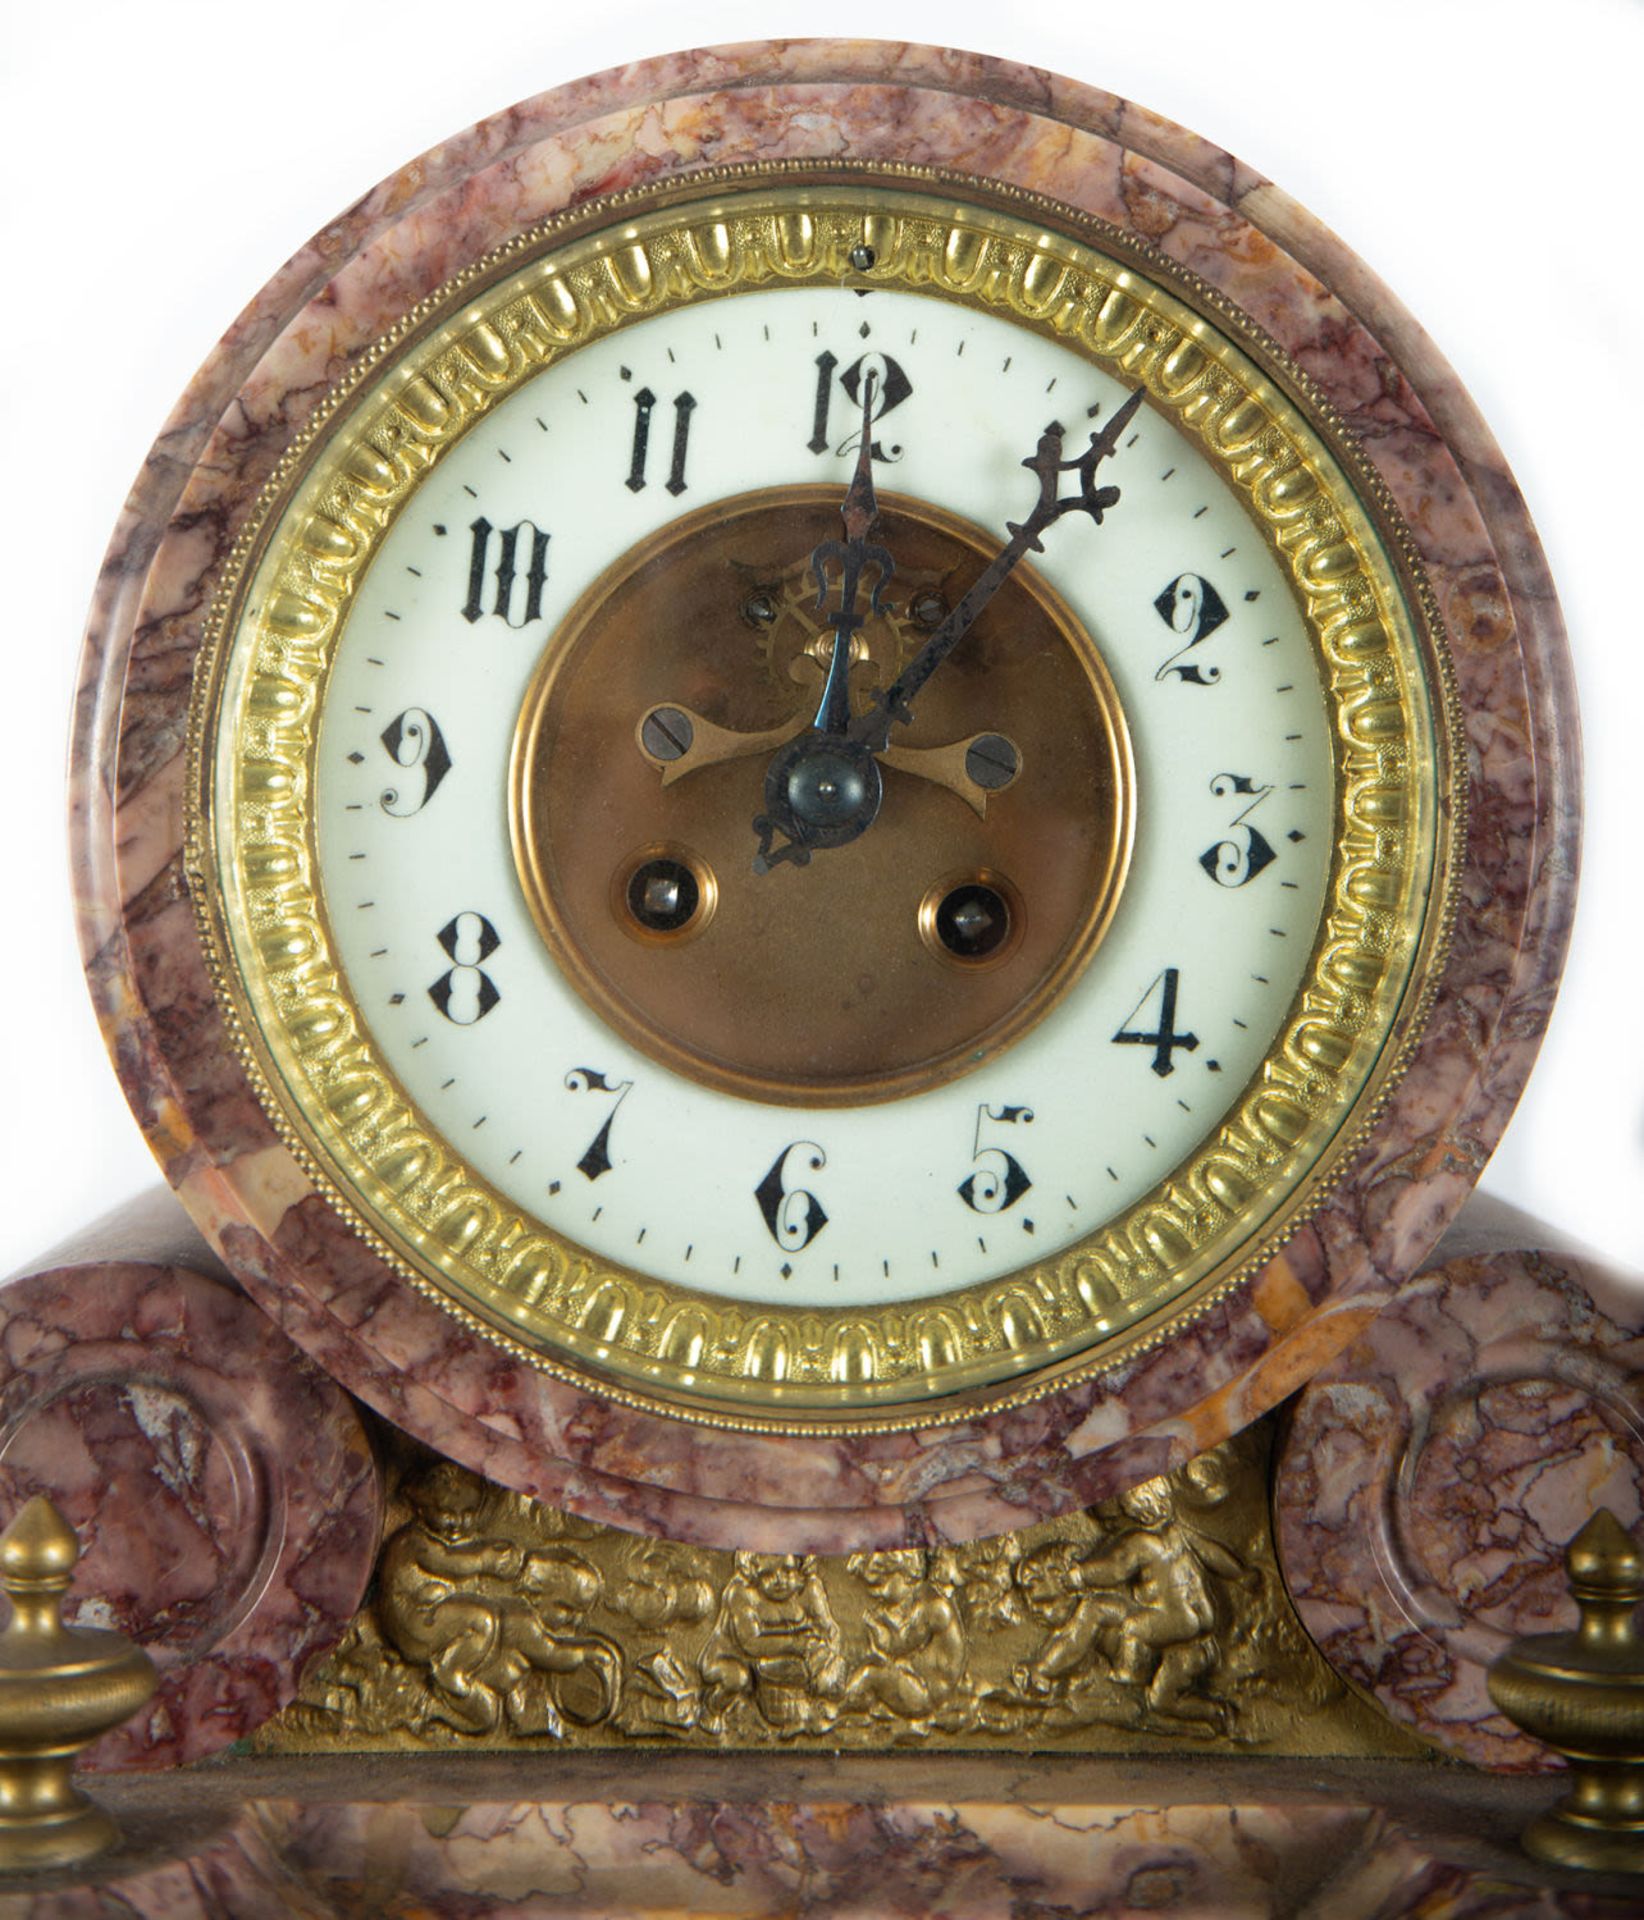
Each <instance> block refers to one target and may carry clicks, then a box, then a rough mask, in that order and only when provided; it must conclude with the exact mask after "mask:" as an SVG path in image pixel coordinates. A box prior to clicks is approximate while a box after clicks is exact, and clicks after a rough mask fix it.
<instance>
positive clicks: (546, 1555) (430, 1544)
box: [377, 1462, 622, 1739]
mask: <svg viewBox="0 0 1644 1920" xmlns="http://www.w3.org/2000/svg"><path fill="white" fill-rule="evenodd" d="M407 1497H408V1498H409V1500H410V1503H411V1507H412V1511H413V1513H414V1514H415V1516H416V1517H415V1519H413V1520H412V1521H410V1522H409V1523H408V1524H407V1525H405V1526H403V1527H401V1528H400V1530H399V1532H398V1533H396V1534H395V1535H394V1537H393V1539H392V1540H390V1541H389V1543H388V1545H387V1547H386V1549H385V1550H384V1552H383V1558H382V1567H381V1575H380V1588H379V1594H378V1600H377V1615H378V1618H379V1620H380V1622H381V1625H382V1630H383V1635H384V1638H385V1639H386V1640H387V1642H388V1644H389V1645H390V1646H391V1647H392V1648H393V1649H394V1651H395V1652H396V1653H398V1654H399V1656H400V1658H401V1659H402V1660H404V1661H405V1662H406V1663H407V1664H408V1665H410V1666H412V1667H415V1668H420V1669H422V1670H423V1671H424V1674H425V1678H426V1683H427V1688H428V1701H427V1706H426V1708H425V1710H424V1712H423V1713H422V1715H421V1716H420V1719H421V1722H422V1724H421V1725H420V1726H419V1727H418V1728H417V1731H419V1732H426V1731H427V1730H428V1727H429V1725H430V1724H432V1723H436V1722H443V1723H444V1724H445V1725H446V1726H449V1727H453V1728H455V1729H456V1730H457V1731H458V1732H459V1733H468V1734H490V1733H496V1732H498V1731H499V1730H500V1729H502V1727H503V1725H504V1722H505V1721H506V1725H507V1731H509V1732H510V1733H515V1734H523V1735H531V1734H544V1733H545V1734H549V1735H551V1736H552V1737H554V1738H556V1739H557V1738H558V1737H559V1736H560V1735H561V1734H562V1733H563V1731H564V1717H570V1718H573V1719H576V1720H578V1721H581V1722H584V1723H587V1722H591V1721H594V1720H602V1719H605V1718H606V1717H608V1716H609V1715H610V1713H611V1712H612V1710H613V1709H614V1707H615V1706H616V1703H617V1700H618V1698H619V1696H620V1691H621V1684H622V1656H621V1654H620V1652H619V1651H618V1649H617V1648H616V1646H615V1645H614V1644H613V1643H612V1642H611V1641H609V1640H607V1639H606V1638H605V1637H604V1636H603V1635H601V1634H595V1633H585V1632H583V1631H581V1630H580V1629H581V1625H582V1621H583V1619H584V1618H585V1617H586V1615H587V1613H588V1612H589V1610H590V1609H591V1608H592V1607H593V1605H594V1604H595V1602H596V1601H597V1600H598V1599H599V1596H600V1591H601V1587H602V1584H603V1583H602V1581H601V1578H600V1575H599V1573H598V1572H597V1570H596V1569H595V1568H594V1567H593V1566H592V1565H591V1564H590V1563H589V1562H588V1561H587V1560H585V1559H584V1558H583V1557H582V1555H581V1554H579V1553H575V1552H573V1551H572V1549H571V1548H569V1547H566V1546H562V1545H557V1544H554V1545H543V1546H530V1545H522V1544H519V1543H517V1542H516V1541H513V1540H511V1539H509V1538H507V1537H506V1535H503V1534H501V1533H495V1532H491V1531H489V1530H488V1528H489V1522H490V1520H491V1517H492V1509H493V1505H494V1498H495V1496H494V1495H493V1494H492V1492H491V1490H490V1489H489V1488H487V1487H486V1486H485V1485H484V1483H483V1482H481V1481H478V1480H475V1479H473V1478H472V1477H471V1476H470V1475H468V1474H465V1473H463V1472H462V1471H461V1470H460V1469H459V1468H457V1467H454V1466H451V1465H450V1464H449V1463H444V1462H442V1463H441V1464H440V1465H439V1466H437V1467H435V1468H433V1469H432V1470H431V1471H430V1472H429V1473H427V1474H425V1475H424V1476H423V1478H422V1479H421V1480H420V1481H418V1482H417V1483H416V1484H415V1485H413V1486H412V1488H411V1489H410V1490H409V1492H408V1496H407ZM573 1675H575V1676H578V1677H579V1678H580V1680H581V1682H582V1683H583V1684H582V1685H580V1686H579V1687H578V1689H577V1691H578V1693H579V1695H580V1694H582V1693H585V1692H587V1691H588V1690H589V1683H591V1688H592V1698H591V1700H589V1701H586V1702H582V1703H580V1704H579V1707H578V1710H577V1711H575V1712H574V1713H573V1712H571V1711H570V1709H569V1708H568V1707H566V1706H564V1704H563V1702H562V1699H561V1697H560V1688H561V1686H562V1685H563V1682H564V1681H565V1680H568V1679H569V1678H570V1677H571V1676H573ZM550 1676H553V1678H550Z"/></svg>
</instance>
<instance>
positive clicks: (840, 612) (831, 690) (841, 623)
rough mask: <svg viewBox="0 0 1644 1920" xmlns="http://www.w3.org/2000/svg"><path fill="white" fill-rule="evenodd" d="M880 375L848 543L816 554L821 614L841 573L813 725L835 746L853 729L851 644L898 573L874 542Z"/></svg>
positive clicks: (874, 380) (866, 417)
mask: <svg viewBox="0 0 1644 1920" xmlns="http://www.w3.org/2000/svg"><path fill="white" fill-rule="evenodd" d="M878 386H879V379H878V375H877V374H875V373H872V372H865V373H864V374H863V376H862V443H861V446H860V447H859V448H858V449H857V455H856V471H855V473H854V474H852V476H851V483H850V486H849V488H848V489H847V490H846V493H845V504H844V507H843V508H842V510H841V511H842V517H843V519H844V522H845V538H844V539H843V540H842V541H841V540H824V541H823V542H822V543H821V545H820V546H818V547H817V548H816V549H815V551H814V552H813V553H812V554H811V574H812V577H813V578H814V579H815V581H816V611H817V612H818V613H821V612H822V610H823V609H824V607H825V606H826V605H827V600H828V570H829V568H830V567H831V566H834V565H837V566H838V568H839V570H840V587H839V605H838V607H837V608H836V610H835V611H834V612H833V613H832V614H830V615H829V617H828V623H829V625H830V626H831V627H832V628H833V655H832V657H831V659H830V660H829V662H828V677H827V679H826V680H825V681H824V682H823V685H822V698H821V700H820V701H818V703H817V708H816V718H815V719H814V720H812V722H811V725H812V727H813V728H814V729H815V731H816V732H817V733H819V734H821V735H823V736H824V737H825V738H827V739H830V740H838V739H842V738H843V737H844V734H845V731H846V729H847V728H848V726H849V725H850V718H851V702H850V671H851V640H852V637H853V636H854V635H855V633H856V632H857V630H858V629H859V628H860V627H861V626H862V625H863V623H864V622H865V621H866V620H867V618H868V614H869V613H877V612H878V611H879V603H880V600H881V599H882V598H883V595H884V591H885V587H886V585H887V584H888V582H889V580H890V577H891V575H892V574H893V573H894V572H895V571H896V562H895V561H894V560H893V559H892V558H891V557H890V555H889V554H888V553H887V552H886V551H885V549H884V548H883V547H880V546H875V545H873V544H872V543H871V542H870V541H869V538H868V536H869V535H870V534H871V533H872V532H873V531H874V530H875V528H876V527H877V526H878V524H879V501H878V499H877V497H876V496H875V494H874V491H873V401H874V395H875V393H876V392H877V390H878ZM869 567H872V568H873V570H874V582H873V596H872V599H871V601H870V603H869V606H868V608H867V611H865V612H862V613H858V612H857V610H856V592H857V588H858V587H859V586H860V585H861V583H862V576H863V574H864V573H865V572H866V571H867V570H868V568H869Z"/></svg>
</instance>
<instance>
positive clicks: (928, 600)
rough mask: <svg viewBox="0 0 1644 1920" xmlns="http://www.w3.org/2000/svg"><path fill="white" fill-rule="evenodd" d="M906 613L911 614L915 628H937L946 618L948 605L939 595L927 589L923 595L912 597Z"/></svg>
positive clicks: (918, 594)
mask: <svg viewBox="0 0 1644 1920" xmlns="http://www.w3.org/2000/svg"><path fill="white" fill-rule="evenodd" d="M908 612H909V613H910V614H912V616H913V621H914V625H915V626H920V627H926V628H930V627H939V626H940V625H941V624H942V622H943V621H944V620H945V619H946V618H947V613H948V603H947V602H946V601H945V600H944V599H943V598H942V596H941V594H939V593H933V592H932V591H930V589H929V588H927V589H926V590H925V591H924V592H923V593H916V594H915V595H914V596H913V600H912V602H911V603H910V605H909V607H908Z"/></svg>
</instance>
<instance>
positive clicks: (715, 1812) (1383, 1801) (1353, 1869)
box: [0, 1755, 1641, 1920]
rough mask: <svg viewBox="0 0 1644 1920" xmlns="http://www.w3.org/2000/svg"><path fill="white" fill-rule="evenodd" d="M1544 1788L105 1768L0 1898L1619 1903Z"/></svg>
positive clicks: (1550, 1909) (1015, 1771) (1393, 1767)
mask: <svg viewBox="0 0 1644 1920" xmlns="http://www.w3.org/2000/svg"><path fill="white" fill-rule="evenodd" d="M1552 1793H1553V1787H1552V1783H1550V1782H1543V1781H1536V1780H1517V1781H1501V1780H1485V1779H1483V1778H1481V1777H1480V1776H1478V1775H1475V1774H1470V1773H1466V1772H1463V1771H1461V1770H1458V1769H1450V1768H1444V1767H1439V1766H1423V1765H1419V1764H1418V1765H1414V1766H1411V1765H1400V1764H1398V1763H1381V1764H1362V1763H1361V1764H1359V1765H1356V1766H1351V1767H1348V1766H1342V1765H1331V1764H1329V1763H1318V1762H1309V1763H1304V1764H1297V1763H1276V1762H1261V1761H1254V1762H1250V1761H1246V1762H1240V1761H1232V1762H1223V1763H1216V1762H1213V1761H1200V1762H1197V1763H1191V1764H1183V1763H1180V1762H1168V1761H1167V1762H1156V1763H1149V1762H1146V1761H1136V1760H1127V1761H1124V1762H1121V1763H1114V1762H1100V1761H1097V1762H1092V1761H1069V1762H1057V1761H1047V1760H1023V1761H1020V1762H1017V1763H1015V1764H1013V1765H1011V1766H1010V1767H1008V1768H1004V1767H1001V1766H999V1765H998V1764H997V1763H996V1762H994V1761H983V1760H971V1759H963V1758H960V1757H958V1756H953V1757H950V1758H948V1759H945V1760H942V1761H939V1762H935V1763H933V1762H932V1761H931V1760H929V1759H928V1758H921V1757H902V1758H894V1759H890V1758H874V1759H872V1760H851V1759H845V1760H838V1759H835V1760H829V1759H821V1758H815V1759H805V1760H798V1759H793V1758H787V1757H783V1758H776V1759H773V1758H771V1757H769V1756H766V1757H762V1758H759V1759H752V1758H732V1757H728V1756H727V1757H724V1758H719V1759H708V1760H698V1761H696V1762H694V1763H692V1764H688V1765H681V1764H680V1763H678V1762H676V1761H663V1760H660V1759H658V1758H657V1757H656V1756H640V1757H638V1758H637V1759H636V1758H632V1757H630V1758H627V1759H625V1760H624V1761H623V1762H621V1763H620V1765H615V1766H613V1765H612V1764H611V1763H609V1762H608V1761H605V1760H603V1759H600V1760H595V1759H594V1757H593V1756H571V1755H567V1756H562V1757H560V1758H557V1759H554V1760H552V1761H549V1762H546V1763H541V1762H539V1763H532V1762H521V1761H520V1760H519V1759H518V1758H517V1757H514V1756H503V1755H492V1756H486V1757H484V1758H478V1757H476V1758H475V1759H474V1760H472V1761H467V1762H460V1763H459V1762H453V1761H450V1760H424V1761H406V1760H375V1761H371V1762H360V1763H352V1764H350V1765H348V1766H347V1767H346V1768H343V1767H339V1766H338V1765H337V1763H335V1762H324V1761H313V1760H309V1761H297V1760H292V1761H284V1762H270V1761H261V1762H244V1761H239V1762H230V1763H228V1764H226V1765H217V1766H212V1767H208V1768H204V1769H196V1770H194V1771H191V1772H190V1773H189V1774H187V1775H186V1776H181V1777H175V1778H173V1779H172V1780H170V1781H161V1780H157V1779H153V1778H143V1777H140V1776H128V1777H126V1778H123V1779H120V1780H116V1781H111V1782H109V1783H107V1787H106V1790H105V1791H104V1798H105V1800H106V1801H107V1802H108V1804H109V1806H110V1808H111V1810H112V1811H113V1812H114V1813H115V1814H116V1815H117V1816H118V1818H119V1819H120V1821H121V1823H122V1826H123V1828H124V1832H125V1836H126V1837H125V1841H124V1843H123V1846H122V1848H121V1850H120V1852H119V1853H117V1854H114V1855H111V1856H110V1857H109V1858H108V1859H107V1860H106V1861H105V1862H103V1863H102V1864H101V1865H100V1866H99V1868H98V1869H97V1873H96V1875H95V1877H94V1878H87V1877H85V1876H82V1878H81V1880H80V1882H79V1883H78V1884H74V1883H71V1882H69V1881H68V1880H67V1879H66V1878H65V1877H62V1876H59V1877H56V1878H53V1879H47V1878H46V1877H44V1876H37V1877H35V1878H33V1879H31V1880H30V1881H27V1882H19V1881H17V1880H12V1881H9V1882H0V1920H104V1917H105V1916H113V1915H119V1916H121V1920H208V1917H209V1920H220V1916H223V1915H232V1916H233V1920H275V1916H280V1915H288V1914H294V1915H303V1916H317V1915H320V1914H359V1915H365V1914H372V1915H382V1916H389V1915H403V1916H410V1915H416V1916H418V1920H483V1917H484V1916H499V1917H500V1916H508V1920H531V1917H532V1916H548V1915H554V1916H573V1915H575V1916H585V1917H586V1920H648V1917H649V1916H656V1920H661V1916H663V1915H669V1916H677V1915H679V1914H687V1913H688V1914H696V1915H704V1916H727V1917H729V1916H737V1917H738V1920H741V1917H742V1916H747V1917H748V1920H752V1916H756V1915H770V1916H778V1915H780V1916H783V1920H802V1917H803V1916H811V1915H824V1914H826V1915H835V1916H851V1920H870V1916H871V1917H872V1920H890V1916H904V1915H905V1916H910V1917H917V1920H931V1917H932V1916H940V1920H1029V1916H1032V1917H1034V1920H1039V1917H1041V1916H1043V1917H1044V1920H1049V1916H1052V1915H1054V1916H1058V1917H1061V1916H1074V1915H1097V1914H1103V1915H1130V1914H1140V1913H1175V1914H1190V1915H1194V1916H1197V1917H1198V1920H1210V1917H1211V1916H1215V1920H1238V1917H1239V1916H1267V1915H1273V1916H1277V1915H1311V1916H1316V1917H1318V1920H1324V1917H1326V1916H1328V1920H1371V1916H1374V1917H1375V1920H1399V1917H1400V1916H1404V1915H1412V1916H1413V1915H1417V1914H1420V1915H1424V1916H1433V1915H1437V1914H1441V1913H1442V1914H1443V1915H1444V1916H1445V1920H1485V1917H1486V1916H1488V1917H1489V1920H1553V1917H1554V1916H1561V1915H1567V1916H1569V1917H1570V1920H1636V1916H1637V1915H1638V1913H1639V1912H1640V1910H1641V1908H1640V1883H1638V1882H1637V1881H1632V1882H1628V1881H1626V1880H1619V1879H1603V1880H1595V1879H1593V1878H1591V1877H1584V1878H1578V1877H1577V1876H1574V1875H1570V1874H1561V1873H1557V1872H1553V1871H1550V1870H1548V1869H1544V1868H1540V1867H1537V1866H1535V1865H1533V1864H1532V1863H1531V1862H1530V1861H1529V1860H1528V1859H1526V1858H1525V1857H1524V1856H1523V1855H1522V1854H1521V1853H1519V1852H1518V1850H1517V1846H1516V1839H1515V1836H1516V1834H1517V1833H1518V1831H1519V1830H1520V1828H1521V1827H1522V1826H1523V1825H1524V1824H1525V1823H1526V1822H1527V1821H1528V1820H1530V1819H1531V1818H1533V1817H1534V1816H1535V1814H1536V1813H1538V1812H1539V1811H1541V1809H1542V1807H1543V1806H1544V1804H1545V1803H1546V1802H1547V1801H1548V1800H1549V1799H1550V1798H1551V1797H1552Z"/></svg>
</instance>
